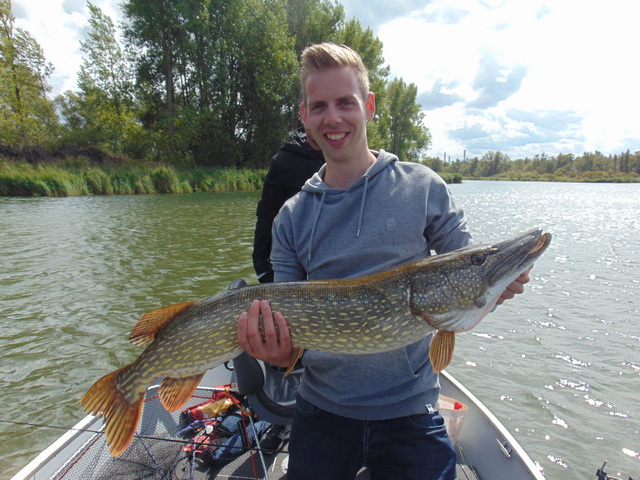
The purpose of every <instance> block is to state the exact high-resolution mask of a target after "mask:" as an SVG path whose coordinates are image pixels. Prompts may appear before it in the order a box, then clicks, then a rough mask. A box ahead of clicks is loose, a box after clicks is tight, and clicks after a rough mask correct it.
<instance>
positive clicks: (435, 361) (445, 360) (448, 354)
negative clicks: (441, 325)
mask: <svg viewBox="0 0 640 480" xmlns="http://www.w3.org/2000/svg"><path fill="white" fill-rule="evenodd" d="M455 346H456V334H455V333H453V332H446V331H444V330H438V331H437V332H436V334H435V335H434V337H433V340H432V341H431V348H429V360H431V365H432V366H433V371H434V372H436V373H440V372H441V371H442V370H444V369H445V368H447V366H448V365H449V363H451V359H452V358H453V349H454V348H455Z"/></svg>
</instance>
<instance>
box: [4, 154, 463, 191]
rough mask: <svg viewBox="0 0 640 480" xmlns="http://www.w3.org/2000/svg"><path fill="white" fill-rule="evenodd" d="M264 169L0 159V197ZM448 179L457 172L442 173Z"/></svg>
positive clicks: (245, 175)
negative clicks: (32, 162) (183, 167)
mask: <svg viewBox="0 0 640 480" xmlns="http://www.w3.org/2000/svg"><path fill="white" fill-rule="evenodd" d="M266 173H267V171H266V170H250V169H237V168H222V167H210V168H205V167H192V168H186V169H178V168H175V167H172V166H167V165H139V164H136V165H115V164H113V165H111V164H102V165H100V164H96V163H94V162H91V161H89V160H87V159H68V160H64V161H60V162H55V163H40V164H30V163H27V162H23V161H13V160H2V159H0V196H5V197H7V196H10V197H71V196H78V195H125V194H144V193H193V192H230V191H239V190H260V189H262V184H263V182H264V177H265V175H266ZM442 177H443V178H444V180H445V181H446V182H447V183H461V182H462V175H459V174H450V173H443V174H442Z"/></svg>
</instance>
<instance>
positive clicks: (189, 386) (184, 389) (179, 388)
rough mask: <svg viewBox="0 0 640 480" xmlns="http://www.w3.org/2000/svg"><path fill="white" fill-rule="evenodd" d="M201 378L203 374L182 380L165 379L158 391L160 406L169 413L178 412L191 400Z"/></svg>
mask: <svg viewBox="0 0 640 480" xmlns="http://www.w3.org/2000/svg"><path fill="white" fill-rule="evenodd" d="M203 376H204V373H199V374H197V375H193V376H191V377H182V378H174V377H165V378H164V380H162V383H160V388H159V390H158V396H159V397H160V402H161V403H162V406H163V407H164V408H165V409H167V410H168V411H170V412H175V411H176V410H178V409H179V408H180V407H182V406H183V405H184V404H185V403H187V400H189V399H190V398H191V395H193V392H195V390H196V388H198V385H199V384H200V380H202V377H203Z"/></svg>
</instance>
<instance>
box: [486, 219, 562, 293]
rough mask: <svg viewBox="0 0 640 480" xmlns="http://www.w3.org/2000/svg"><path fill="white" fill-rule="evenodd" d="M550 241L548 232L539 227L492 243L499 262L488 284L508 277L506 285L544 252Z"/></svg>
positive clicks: (493, 283)
mask: <svg viewBox="0 0 640 480" xmlns="http://www.w3.org/2000/svg"><path fill="white" fill-rule="evenodd" d="M550 243H551V234H550V233H543V232H542V230H541V229H532V230H529V231H527V232H524V233H522V234H520V235H518V236H517V237H515V238H512V239H510V240H506V241H504V242H501V243H498V244H496V245H494V246H493V250H494V251H495V252H497V254H498V256H499V257H500V262H499V263H498V264H497V265H495V270H494V271H493V272H492V275H491V280H490V282H489V283H490V285H495V284H497V283H500V282H501V281H504V278H505V277H508V278H509V279H510V281H508V283H507V285H508V284H509V283H511V281H513V280H515V279H516V278H517V277H518V276H519V275H520V274H521V273H522V272H524V271H525V270H526V269H527V268H528V267H530V266H531V265H532V264H533V262H534V261H536V260H537V259H538V258H539V257H540V256H541V255H542V254H543V253H544V251H545V250H546V249H547V247H548V246H549V244H550ZM509 271H511V275H509V273H508V272H509ZM505 286H506V285H505Z"/></svg>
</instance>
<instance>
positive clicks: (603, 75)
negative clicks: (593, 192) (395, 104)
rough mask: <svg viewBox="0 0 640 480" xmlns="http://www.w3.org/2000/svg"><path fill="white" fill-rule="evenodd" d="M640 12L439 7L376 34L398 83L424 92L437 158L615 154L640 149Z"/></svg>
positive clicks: (618, 5)
mask: <svg viewBox="0 0 640 480" xmlns="http://www.w3.org/2000/svg"><path fill="white" fill-rule="evenodd" d="M639 13H640V6H638V5H637V4H636V3H635V2H626V1H624V0H613V1H611V2H607V3H606V4H602V3H600V2H593V1H579V0H565V1H563V2H545V1H543V0H532V1H530V2H521V1H519V0H500V1H493V2H490V3H489V2H476V1H471V0H450V1H444V0H434V1H432V2H430V3H428V4H427V5H426V7H425V8H423V9H422V10H420V11H415V10H414V11H411V12H409V11H407V12H405V13H404V14H399V16H398V17H397V18H395V19H393V20H391V21H388V22H386V23H385V24H383V25H381V26H380V29H379V30H378V35H379V37H380V39H381V40H382V42H383V44H384V53H385V58H386V59H387V61H388V63H389V65H390V66H391V70H392V74H394V75H397V76H401V77H403V78H404V79H405V81H407V82H412V83H415V84H416V85H417V86H418V90H419V95H420V97H419V98H420V100H421V101H422V102H423V105H424V106H425V108H427V111H426V113H427V121H426V123H427V126H428V127H429V128H430V129H431V132H432V136H433V150H432V152H431V153H432V154H441V153H442V152H443V151H445V150H446V151H447V152H451V153H452V154H453V152H454V151H459V152H462V151H463V150H464V149H465V148H466V149H467V150H470V151H471V152H472V153H473V154H477V155H482V154H483V153H484V151H486V150H489V149H491V150H501V151H504V152H506V153H508V154H509V155H510V156H512V158H518V157H520V156H533V155H535V154H536V153H542V152H546V153H548V154H557V153H574V154H580V153H582V151H584V150H595V149H599V150H601V151H603V152H604V153H617V152H618V151H620V150H621V149H623V148H624V149H626V148H631V149H632V150H633V149H634V148H638V146H640V141H639V140H634V139H639V138H640V123H639V122H634V121H633V117H632V115H633V113H634V112H637V111H638V108H639V107H640V95H639V94H637V93H636V90H637V87H636V86H635V85H634V83H635V82H636V80H635V75H634V74H633V73H632V69H634V68H635V65H634V63H635V61H634V58H635V57H636V56H637V54H636V53H634V51H633V45H634V44H637V40H635V38H634V36H635V33H634V32H635V31H636V30H635V27H634V21H635V19H637V18H638V16H639V15H638V14H639ZM512 111H529V112H531V117H530V119H529V121H527V122H521V121H518V120H516V119H515V118H513V117H511V116H510V112H512ZM436 122H437V123H436ZM551 126H553V127H554V128H552V127H551ZM468 153H469V152H468ZM459 156H460V157H461V156H462V153H460V155H459Z"/></svg>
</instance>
